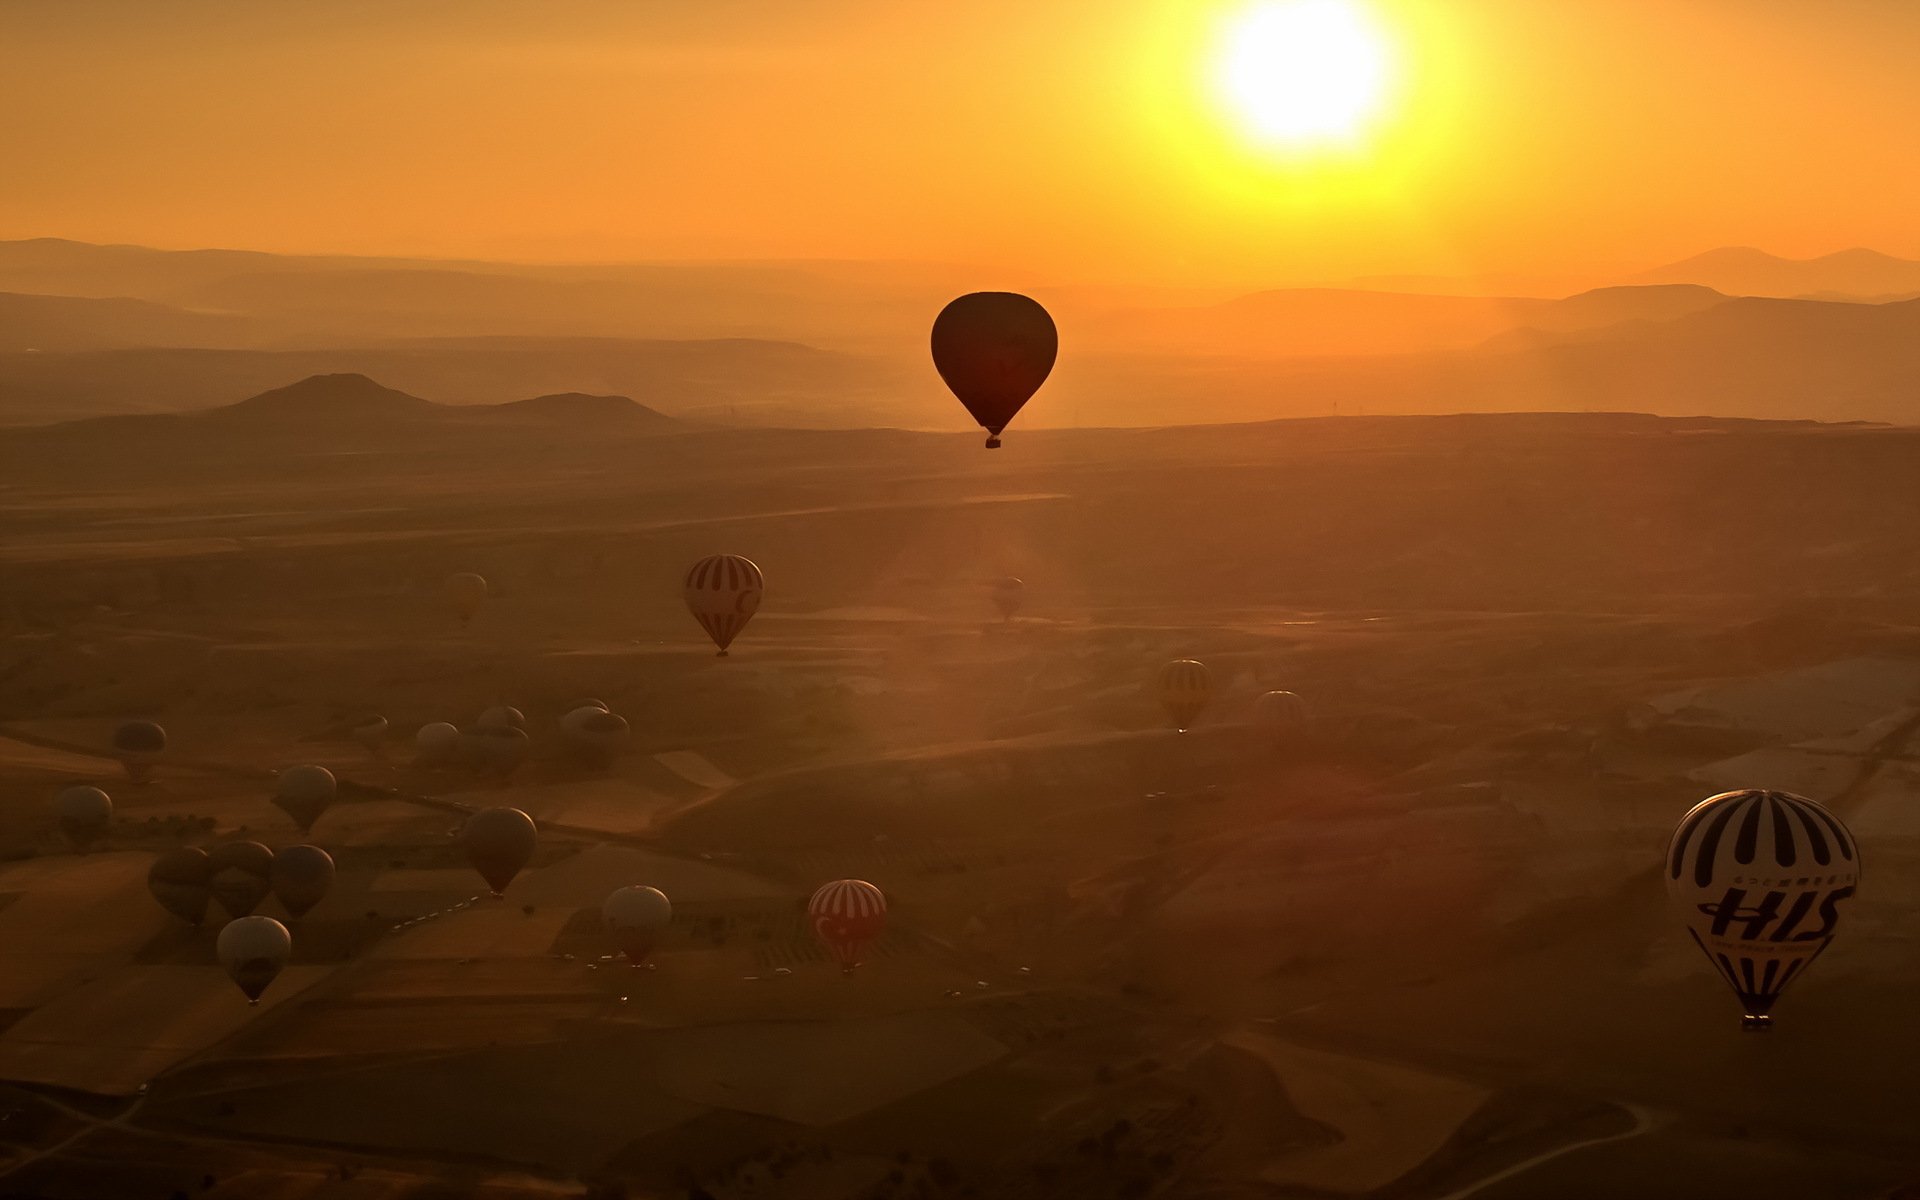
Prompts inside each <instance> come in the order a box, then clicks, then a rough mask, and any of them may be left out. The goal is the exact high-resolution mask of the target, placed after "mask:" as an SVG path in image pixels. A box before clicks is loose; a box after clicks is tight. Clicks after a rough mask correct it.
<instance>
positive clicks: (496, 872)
mask: <svg viewBox="0 0 1920 1200" xmlns="http://www.w3.org/2000/svg"><path fill="white" fill-rule="evenodd" d="M539 841H540V834H539V831H538V830H537V829H536V828H535V827H534V824H533V818H532V817H530V816H528V815H527V814H526V813H523V812H521V811H520V810H519V809H517V808H483V809H481V810H480V811H479V812H477V813H474V814H473V815H472V816H470V817H468V818H467V823H466V824H465V825H464V826H462V827H461V829H460V844H461V845H462V846H464V847H465V848H466V851H467V860H468V861H469V862H471V863H472V864H473V869H474V870H476V871H478V872H480V878H482V879H484V880H486V881H487V887H488V888H489V889H491V890H492V892H493V894H494V895H495V896H496V897H497V896H499V895H500V893H502V892H504V891H506V890H507V885H508V884H510V883H512V882H513V877H514V876H515V875H518V874H519V873H520V869H521V868H522V867H524V866H526V865H527V864H528V863H529V862H531V861H532V860H533V848H534V846H536V845H537V844H538V843H539Z"/></svg>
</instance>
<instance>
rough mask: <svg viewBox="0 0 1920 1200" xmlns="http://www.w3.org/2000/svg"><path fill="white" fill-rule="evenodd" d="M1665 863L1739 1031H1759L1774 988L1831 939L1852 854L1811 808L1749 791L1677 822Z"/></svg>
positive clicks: (1785, 796)
mask: <svg viewBox="0 0 1920 1200" xmlns="http://www.w3.org/2000/svg"><path fill="white" fill-rule="evenodd" d="M1666 868H1667V870H1666V877H1667V894H1668V895H1669V896H1671V897H1672V899H1673V902H1674V905H1675V907H1676V908H1677V909H1678V910H1679V914H1680V917H1681V920H1682V921H1684V922H1685V924H1686V927H1687V932H1688V933H1689V934H1691V935H1692V937H1693V940H1694V944H1695V945H1697V946H1699V947H1700V949H1701V951H1702V952H1703V953H1704V954H1705V955H1706V956H1707V961H1708V962H1711V963H1712V964H1713V965H1714V968H1715V969H1716V970H1718V971H1719V972H1720V976H1721V978H1723V979H1725V980H1726V981H1727V985H1728V986H1729V987H1731V988H1732V989H1733V994H1734V995H1735V996H1737V997H1738V998H1739V1000H1740V1008H1741V1013H1742V1017H1741V1022H1740V1027H1741V1028H1742V1029H1766V1028H1767V1027H1768V1026H1770V1025H1771V1024H1772V1023H1773V1016H1772V1010H1773V1005H1774V1002H1775V1001H1776V1000H1777V999H1779V997H1780V993H1781V992H1782V991H1783V990H1785V989H1786V986H1787V985H1788V984H1789V983H1792V982H1793V981H1794V980H1795V979H1796V978H1798V977H1799V976H1801V975H1803V974H1805V973H1806V969H1807V967H1808V966H1810V965H1811V964H1812V962H1813V960H1814V959H1816V958H1818V957H1819V956H1820V953H1821V951H1823V950H1825V949H1826V948H1827V945H1828V943H1830V942H1832V941H1833V931H1834V927H1835V926H1836V925H1837V924H1838V923H1839V919H1840V905H1841V904H1842V903H1844V902H1845V901H1846V900H1847V899H1848V897H1850V896H1852V895H1853V889H1854V885H1855V884H1856V883H1858V882H1859V877H1860V852H1859V849H1858V847H1857V846H1856V845H1855V844H1854V840H1853V835H1852V834H1851V833H1849V832H1848V831H1847V827H1846V826H1845V825H1842V824H1841V823H1840V819H1839V818H1838V817H1836V816H1834V815H1833V814H1832V813H1830V812H1828V811H1827V810H1826V809H1825V808H1823V807H1822V806H1820V805H1819V804H1816V803H1814V802H1813V801H1812V800H1808V799H1807V798H1806V797H1804V796H1795V795H1792V794H1790V793H1787V792H1771V791H1764V790H1761V789H1759V788H1749V789H1747V790H1745V791H1738V792H1722V793H1721V794H1720V795H1718V796H1710V797H1708V798H1707V799H1705V800H1702V801H1701V802H1700V803H1698V804H1696V805H1694V806H1693V808H1692V809H1690V810H1689V811H1688V812H1687V815H1686V816H1684V817H1682V818H1680V824H1679V827H1678V828H1676V829H1675V830H1674V831H1673V840H1672V841H1671V842H1670V843H1669V844H1668V847H1667V862H1666Z"/></svg>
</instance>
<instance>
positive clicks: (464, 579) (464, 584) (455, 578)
mask: <svg viewBox="0 0 1920 1200" xmlns="http://www.w3.org/2000/svg"><path fill="white" fill-rule="evenodd" d="M487 591H488V588H487V579H486V576H484V575H475V574H474V573H473V572H471V571H461V572H458V573H456V574H453V575H449V576H447V577H446V578H445V579H444V580H442V581H441V583H440V597H441V599H443V600H445V601H446V603H447V607H448V608H450V609H452V610H453V615H454V616H456V617H458V618H459V620H460V623H461V624H462V625H465V624H467V623H469V622H470V621H472V620H473V618H474V617H475V616H477V615H479V612H480V609H481V606H482V605H484V604H486V602H487Z"/></svg>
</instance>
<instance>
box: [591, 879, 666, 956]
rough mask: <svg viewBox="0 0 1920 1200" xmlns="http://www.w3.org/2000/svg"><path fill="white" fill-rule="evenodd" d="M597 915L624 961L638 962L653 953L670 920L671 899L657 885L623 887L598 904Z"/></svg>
mask: <svg viewBox="0 0 1920 1200" xmlns="http://www.w3.org/2000/svg"><path fill="white" fill-rule="evenodd" d="M600 917H601V919H602V920H603V921H605V922H606V926H607V931H608V932H609V933H611V934H612V935H613V940H614V942H615V944H617V945H618V946H619V947H620V952H621V953H623V954H625V955H626V956H627V961H628V962H631V963H634V964H636V965H637V964H639V963H643V962H645V961H646V960H647V955H649V954H651V953H653V947H654V945H655V944H656V943H657V942H658V941H659V940H660V935H661V934H662V933H664V932H666V929H667V926H668V925H670V924H671V923H672V922H673V903H672V902H671V901H669V900H668V899H667V894H666V893H665V892H663V891H661V890H660V889H658V888H650V887H623V888H621V889H620V890H619V891H617V892H615V893H613V894H612V895H611V896H608V897H607V899H606V902H605V903H604V904H602V905H601V906H600Z"/></svg>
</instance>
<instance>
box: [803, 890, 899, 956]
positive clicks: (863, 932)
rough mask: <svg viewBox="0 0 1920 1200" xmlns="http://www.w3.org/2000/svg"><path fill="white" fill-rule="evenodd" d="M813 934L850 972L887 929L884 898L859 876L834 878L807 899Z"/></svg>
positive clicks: (885, 900)
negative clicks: (858, 877)
mask: <svg viewBox="0 0 1920 1200" xmlns="http://www.w3.org/2000/svg"><path fill="white" fill-rule="evenodd" d="M807 916H808V917H809V918H811V919H812V921H813V935H814V936H815V937H817V938H819V939H820V943H821V945H823V946H825V947H826V948H827V953H828V954H830V955H832V956H833V961H835V962H837V963H839V964H840V970H841V971H842V972H844V973H845V974H848V975H851V974H853V969H854V968H855V967H857V966H859V965H860V959H861V957H862V956H863V955H865V954H866V952H867V947H868V946H870V945H872V944H873V942H874V940H875V939H876V938H878V937H879V936H880V935H881V934H882V933H884V932H886V928H887V898H886V896H885V895H884V894H883V893H882V892H881V891H880V889H879V888H877V887H875V886H873V885H872V884H870V883H868V882H866V881H865V880H862V879H837V880H835V881H834V882H832V883H829V884H825V885H823V886H822V887H821V888H820V890H819V891H817V892H815V893H814V894H813V898H812V899H811V900H809V901H807Z"/></svg>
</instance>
